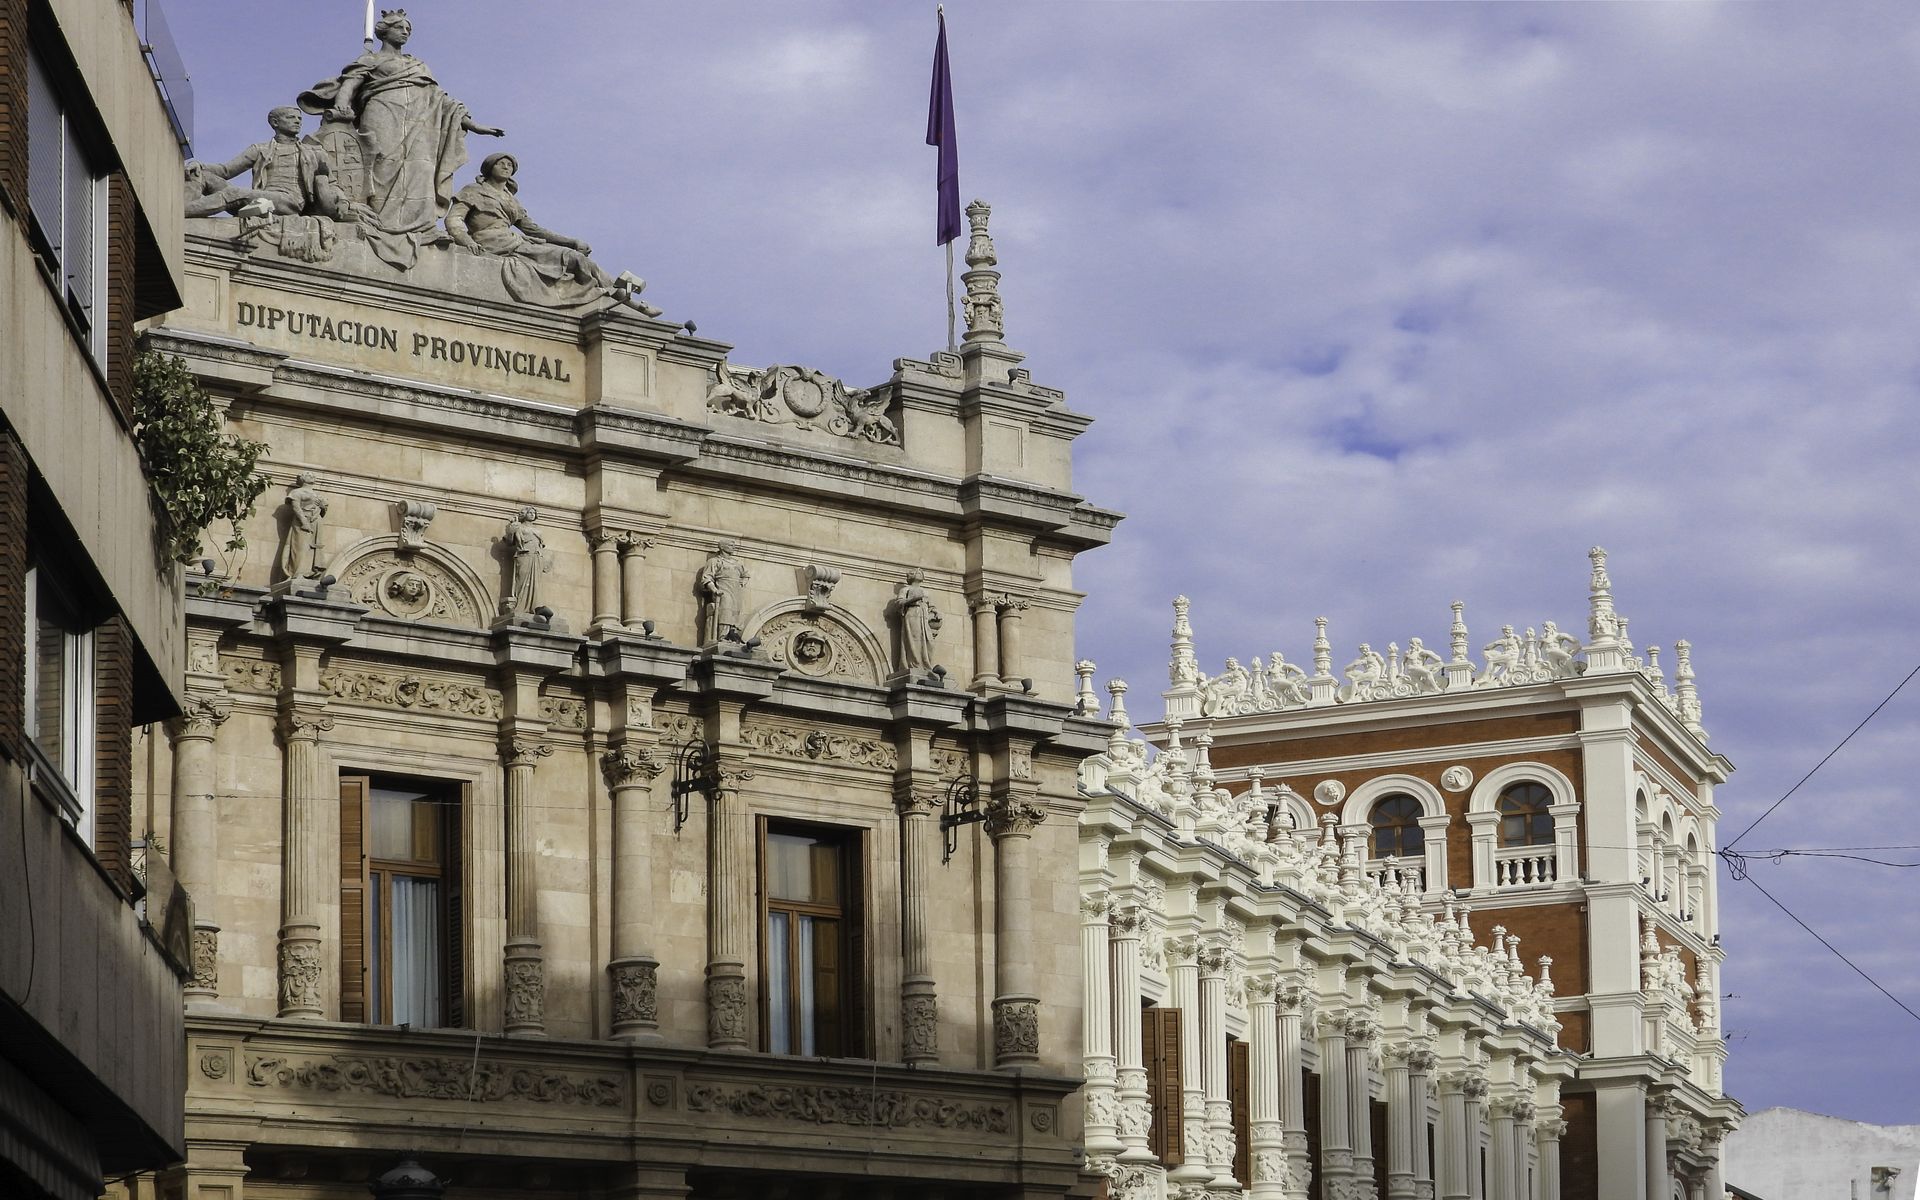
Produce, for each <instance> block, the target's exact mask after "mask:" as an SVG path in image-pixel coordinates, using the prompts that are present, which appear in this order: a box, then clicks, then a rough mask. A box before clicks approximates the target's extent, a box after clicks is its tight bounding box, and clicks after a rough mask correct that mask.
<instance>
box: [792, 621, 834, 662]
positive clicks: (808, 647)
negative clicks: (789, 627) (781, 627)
mask: <svg viewBox="0 0 1920 1200" xmlns="http://www.w3.org/2000/svg"><path fill="white" fill-rule="evenodd" d="M832 653H833V647H832V646H830V645H828V644H827V639H826V638H824V637H821V636H820V634H818V633H817V632H815V631H814V630H811V629H805V630H802V631H801V632H800V633H798V634H796V635H794V639H793V663H794V665H795V666H797V667H799V668H801V669H802V670H805V669H807V668H808V667H815V666H818V665H819V664H821V663H824V662H826V661H827V658H828V657H829V656H830V655H832Z"/></svg>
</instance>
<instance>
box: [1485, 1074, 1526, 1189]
mask: <svg viewBox="0 0 1920 1200" xmlns="http://www.w3.org/2000/svg"><path fill="white" fill-rule="evenodd" d="M1514 1103H1515V1101H1514V1100H1513V1099H1512V1098H1511V1097H1508V1096H1500V1097H1498V1098H1496V1099H1495V1100H1494V1101H1493V1103H1492V1105H1491V1106H1490V1112H1489V1115H1490V1117H1491V1119H1492V1120H1491V1123H1492V1127H1493V1128H1492V1136H1491V1138H1490V1139H1489V1141H1490V1145H1489V1147H1488V1150H1487V1200H1523V1198H1522V1197H1521V1196H1519V1195H1518V1194H1517V1193H1516V1192H1515V1191H1514V1190H1513V1178H1514V1168H1513V1160H1514V1157H1515V1154H1514V1151H1515V1146H1514V1141H1513V1106H1514Z"/></svg>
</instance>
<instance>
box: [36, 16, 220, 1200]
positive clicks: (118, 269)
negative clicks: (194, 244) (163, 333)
mask: <svg viewBox="0 0 1920 1200" xmlns="http://www.w3.org/2000/svg"><path fill="white" fill-rule="evenodd" d="M180 170H181V156H180V146H179V143H178V141H177V140H176V138H175V135H174V130H173V127H172V125H171V122H170V118H169V115H168V112H167V110H166V108H165V107H164V106H163V104H162V102H161V99H160V97H159V95H158V93H157V91H156V88H155V83H154V78H153V77H152V76H151V75H150V74H149V73H148V67H147V64H146V62H145V60H144V59H143V57H142V53H141V43H140V39H139V38H138V37H137V36H136V34H135V30H134V21H133V15H132V12H131V9H130V7H129V6H128V5H125V4H121V3H117V2H116V0H31V2H29V0H3V2H0V213H3V214H4V217H5V221H4V225H5V228H4V229H0V796H4V799H3V800H0V864H4V866H0V1194H3V1195H6V1196H9V1197H14V1196H18V1197H29V1198H40V1197H55V1198H58V1200H91V1197H94V1196H97V1195H99V1193H100V1192H101V1190H102V1187H103V1182H104V1180H105V1178H106V1177H108V1176H112V1175H120V1174H124V1173H127V1172H130V1171H137V1170H151V1169H153V1168H156V1167H160V1166H163V1165H165V1164H167V1163H170V1162H173V1161H176V1160H178V1159H179V1158H180V1157H181V1151H182V1140H181V1130H182V1126H181V1098H180V1079H181V1076H182V1058H181V1054H182V1047H183V1042H184V1038H183V1034H182V1027H181V1011H180V994H181V978H182V975H183V973H184V971H185V963H186V959H187V957H188V951H187V941H188V937H189V930H190V927H191V916H190V913H191V900H190V898H189V897H187V896H186V895H185V894H183V893H180V892H179V891H178V890H177V889H175V888H174V887H173V886H172V885H171V882H170V879H169V877H168V875H167V871H166V864H165V863H164V862H160V863H156V864H155V865H154V867H153V868H152V869H151V870H147V871H145V872H144V880H143V878H142V875H143V872H142V870H141V865H140V863H139V862H138V861H137V859H138V853H139V851H140V846H139V839H138V838H137V837H136V830H138V829H140V826H138V825H137V824H136V823H135V821H134V814H133V787H134V760H133V741H134V730H135V727H136V726H138V725H141V724H144V723H146V722H150V721H159V720H163V719H165V718H168V717H170V716H172V715H173V714H175V713H177V712H178V711H179V700H178V689H179V685H180V679H181V650H182V644H183V643H182V638H181V628H182V614H181V593H180V576H179V572H178V569H177V568H176V567H175V566H174V564H173V563H172V562H171V561H169V559H168V558H167V556H166V553H165V550H164V547H163V545H162V540H161V532H162V531H161V529H160V528H159V526H158V525H157V518H156V516H155V508H154V505H153V497H152V494H151V491H150V488H149V486H148V483H147V477H146V475H145V473H144V471H143V468H142V464H141V459H140V457H139V454H138V452H137V451H136V449H135V445H134V439H133V436H132V433H131V417H130V413H131V402H132V395H131V394H132V372H133V357H134V323H135V321H136V320H138V319H140V318H143V317H151V316H154V315H155V314H157V313H160V312H163V311H165V310H167V309H169V308H171V307H173V306H174V305H175V304H176V303H178V295H179V288H180V283H181V272H182V260H181V253H182V241H181V218H180V208H179V195H180ZM143 914H144V915H143Z"/></svg>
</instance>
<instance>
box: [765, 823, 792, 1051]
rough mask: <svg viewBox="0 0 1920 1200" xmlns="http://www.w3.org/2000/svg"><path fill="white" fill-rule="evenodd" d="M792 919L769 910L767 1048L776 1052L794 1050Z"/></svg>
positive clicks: (784, 914)
mask: <svg viewBox="0 0 1920 1200" xmlns="http://www.w3.org/2000/svg"><path fill="white" fill-rule="evenodd" d="M769 840H771V839H769ZM791 920H792V918H790V917H788V916H787V914H786V913H781V912H775V913H768V914H767V1049H768V1050H770V1051H772V1052H773V1053H775V1054H792V1053H793V1003H792V994H791V991H792V987H793V972H792V971H791V970H790V969H789V967H790V963H789V961H788V938H789V929H790V926H789V922H790V921H791Z"/></svg>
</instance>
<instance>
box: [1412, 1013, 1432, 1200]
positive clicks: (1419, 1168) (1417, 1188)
mask: <svg viewBox="0 0 1920 1200" xmlns="http://www.w3.org/2000/svg"><path fill="white" fill-rule="evenodd" d="M1434 1061H1435V1058H1434V1053H1433V1051H1432V1050H1430V1049H1428V1048H1427V1047H1426V1046H1425V1045H1419V1046H1416V1047H1415V1049H1414V1050H1413V1052H1412V1053H1410V1054H1408V1055H1407V1096H1408V1099H1409V1105H1408V1108H1409V1111H1410V1113H1411V1119H1412V1121H1413V1194H1414V1197H1415V1200H1433V1185H1434V1178H1433V1158H1432V1155H1431V1154H1430V1153H1429V1147H1428V1146H1427V1102H1428V1099H1429V1098H1430V1097H1431V1095H1432V1092H1431V1090H1430V1089H1431V1088H1432V1086H1433V1085H1432V1080H1433V1066H1434Z"/></svg>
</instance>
